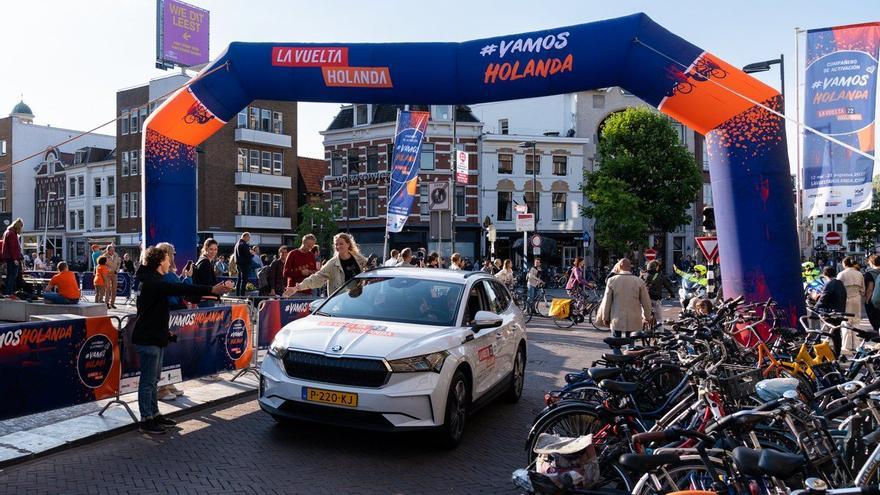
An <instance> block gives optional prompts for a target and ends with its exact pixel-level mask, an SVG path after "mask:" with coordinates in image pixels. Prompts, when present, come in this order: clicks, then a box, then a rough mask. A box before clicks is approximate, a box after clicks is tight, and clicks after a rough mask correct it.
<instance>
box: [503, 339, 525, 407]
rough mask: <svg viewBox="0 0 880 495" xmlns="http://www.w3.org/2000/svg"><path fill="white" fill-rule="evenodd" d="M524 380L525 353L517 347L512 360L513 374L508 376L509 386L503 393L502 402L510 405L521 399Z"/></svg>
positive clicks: (521, 348)
mask: <svg viewBox="0 0 880 495" xmlns="http://www.w3.org/2000/svg"><path fill="white" fill-rule="evenodd" d="M525 378H526V351H525V349H524V348H523V346H519V347H518V348H517V350H516V357H514V358H513V372H512V373H511V376H510V386H509V387H508V388H507V391H506V392H504V400H505V401H507V402H510V403H511V404H513V403H515V402H518V401H519V398H520V397H522V391H523V382H525Z"/></svg>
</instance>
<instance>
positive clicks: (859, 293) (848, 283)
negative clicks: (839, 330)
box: [837, 256, 865, 351]
mask: <svg viewBox="0 0 880 495" xmlns="http://www.w3.org/2000/svg"><path fill="white" fill-rule="evenodd" d="M843 266H844V270H843V271H842V272H840V273H838V274H837V280H840V281H841V282H843V286H844V287H846V312H847V313H852V314H854V315H855V316H850V317H849V324H850V325H852V326H854V327H858V326H859V323H860V322H861V320H862V301H863V300H864V297H865V277H864V276H863V275H862V273H861V272H860V271H859V270H857V269H856V268H855V262H853V260H852V258H850V257H849V256H847V257H846V258H844V259H843ZM842 337H843V342H842V343H841V347H842V349H841V350H844V351H855V350H856V348H857V347H858V346H859V344H860V342H859V340H860V339H859V338H858V337H857V336H856V334H855V333H854V332H850V331H849V330H846V329H844V330H843V335H842Z"/></svg>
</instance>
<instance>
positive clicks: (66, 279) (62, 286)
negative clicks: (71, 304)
mask: <svg viewBox="0 0 880 495" xmlns="http://www.w3.org/2000/svg"><path fill="white" fill-rule="evenodd" d="M50 282H51V283H52V285H54V286H56V287H58V293H59V294H61V295H62V296H64V297H66V298H68V299H79V285H77V283H76V275H74V274H73V272H72V271H70V270H66V271H63V272H61V273H59V274H57V275H55V276H54V277H52V280H50Z"/></svg>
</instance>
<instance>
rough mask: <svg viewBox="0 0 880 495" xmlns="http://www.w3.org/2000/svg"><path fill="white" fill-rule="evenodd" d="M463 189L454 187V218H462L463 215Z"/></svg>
mask: <svg viewBox="0 0 880 495" xmlns="http://www.w3.org/2000/svg"><path fill="white" fill-rule="evenodd" d="M464 205H465V201H464V187H456V188H455V216H457V217H463V216H464V215H465V212H464Z"/></svg>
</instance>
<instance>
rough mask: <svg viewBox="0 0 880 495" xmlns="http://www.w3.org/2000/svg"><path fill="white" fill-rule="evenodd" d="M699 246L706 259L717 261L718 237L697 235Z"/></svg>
mask: <svg viewBox="0 0 880 495" xmlns="http://www.w3.org/2000/svg"><path fill="white" fill-rule="evenodd" d="M694 239H696V241H697V246H698V247H699V248H700V251H702V252H703V256H705V257H706V261H710V262H715V261H717V260H718V238H717V237H714V236H707V237H695V238H694Z"/></svg>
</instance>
